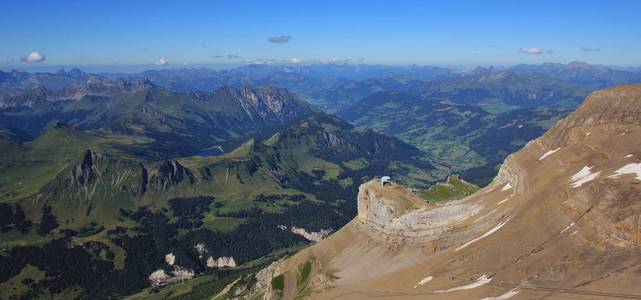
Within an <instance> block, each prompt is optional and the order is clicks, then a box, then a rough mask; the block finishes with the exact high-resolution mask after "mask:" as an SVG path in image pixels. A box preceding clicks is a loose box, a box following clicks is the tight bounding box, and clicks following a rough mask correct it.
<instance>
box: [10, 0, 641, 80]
mask: <svg viewBox="0 0 641 300" xmlns="http://www.w3.org/2000/svg"><path fill="white" fill-rule="evenodd" d="M386 4H387V3H386V2H385V1H368V2H367V3H359V2H347V3H343V2H337V1H328V2H322V3H320V2H319V3H312V2H303V3H300V2H296V1H279V2H269V3H264V2H261V1H247V2H232V3H228V2H211V1H189V2H186V3H183V2H181V3H174V2H170V1H158V2H155V3H154V5H149V4H147V3H143V2H126V1H110V2H108V3H103V2H91V1H82V2H76V1H56V2H50V1H32V2H29V4H26V3H23V2H13V3H9V2H5V3H3V4H2V5H0V6H2V10H0V11H1V12H0V16H2V18H0V36H2V37H3V44H4V46H3V47H2V49H0V69H2V70H8V69H9V70H10V69H34V67H48V68H54V67H55V68H61V67H63V68H73V67H81V68H96V69H100V68H105V69H114V70H117V69H118V70H126V69H130V70H131V69H141V68H144V69H152V68H163V67H169V68H176V67H181V66H203V65H206V66H210V67H214V68H215V66H227V67H229V66H235V65H243V64H249V63H291V64H301V63H315V62H316V63H343V62H346V63H352V64H383V65H412V64H418V65H437V66H476V65H481V66H490V65H493V66H505V65H515V64H519V63H525V64H539V63H543V62H560V63H568V62H571V61H583V62H587V63H590V64H603V65H613V66H621V67H627V66H639V65H641V61H639V58H638V53H639V52H640V51H641V39H639V34H638V32H641V22H639V20H638V18H637V16H636V12H637V11H638V10H639V9H640V8H641V2H637V1H611V2H608V8H607V9H603V7H602V5H600V4H598V3H591V2H584V1H562V2H558V1H538V2H536V3H522V2H518V3H516V2H512V1H484V2H482V3H477V2H457V3H449V2H448V3H441V2H436V1H407V2H402V3H397V5H394V6H389V5H386Z"/></svg>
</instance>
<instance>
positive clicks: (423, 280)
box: [414, 276, 434, 288]
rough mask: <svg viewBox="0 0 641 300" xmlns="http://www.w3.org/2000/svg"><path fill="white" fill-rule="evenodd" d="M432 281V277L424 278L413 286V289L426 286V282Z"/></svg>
mask: <svg viewBox="0 0 641 300" xmlns="http://www.w3.org/2000/svg"><path fill="white" fill-rule="evenodd" d="M432 279H434V277H432V276H427V277H425V278H423V279H421V281H419V282H418V283H417V284H416V285H415V286H414V288H416V287H418V286H419V285H424V284H426V283H428V282H430V281H432Z"/></svg>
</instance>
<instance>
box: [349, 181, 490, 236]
mask: <svg viewBox="0 0 641 300" xmlns="http://www.w3.org/2000/svg"><path fill="white" fill-rule="evenodd" d="M480 209H481V206H480V205H478V204H470V203H463V202H461V201H452V202H449V203H447V204H445V205H440V206H428V205H427V203H426V202H425V200H424V199H422V198H420V197H418V196H416V195H414V194H412V193H411V192H410V191H408V190H406V189H405V188H403V187H401V186H381V185H380V183H378V181H377V180H372V181H370V182H367V183H364V184H362V185H361V186H360V188H359V193H358V216H357V220H358V222H359V223H360V224H361V225H363V227H364V228H365V229H367V231H366V232H367V233H368V234H369V235H371V236H372V237H373V238H377V239H384V240H389V241H394V240H406V241H408V242H410V243H413V244H423V243H425V242H428V241H431V240H435V239H439V238H441V237H442V235H444V234H446V233H447V232H448V231H449V229H450V226H453V225H455V224H457V223H459V222H461V221H463V220H465V219H466V218H468V217H470V216H472V215H474V214H476V213H477V212H478V211H479V210H480Z"/></svg>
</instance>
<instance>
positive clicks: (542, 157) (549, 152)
mask: <svg viewBox="0 0 641 300" xmlns="http://www.w3.org/2000/svg"><path fill="white" fill-rule="evenodd" d="M559 150H561V147H559V148H556V149H554V150H550V151H548V152H545V154H543V155H541V157H539V160H542V159H544V158H546V157H548V156H550V155H552V154H554V153H555V152H556V151H559Z"/></svg>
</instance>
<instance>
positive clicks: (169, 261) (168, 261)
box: [165, 253, 176, 266]
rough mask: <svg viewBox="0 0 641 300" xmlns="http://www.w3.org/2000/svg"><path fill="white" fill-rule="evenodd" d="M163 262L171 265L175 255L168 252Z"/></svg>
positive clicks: (174, 260)
mask: <svg viewBox="0 0 641 300" xmlns="http://www.w3.org/2000/svg"><path fill="white" fill-rule="evenodd" d="M165 262H166V263H167V264H168V265H170V266H173V265H174V263H175V262H176V256H175V255H174V254H173V253H169V254H167V255H165Z"/></svg>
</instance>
